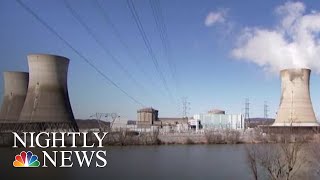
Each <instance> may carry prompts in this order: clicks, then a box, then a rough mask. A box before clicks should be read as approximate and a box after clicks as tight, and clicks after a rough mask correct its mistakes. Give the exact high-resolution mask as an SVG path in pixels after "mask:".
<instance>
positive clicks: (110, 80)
mask: <svg viewBox="0 0 320 180" xmlns="http://www.w3.org/2000/svg"><path fill="white" fill-rule="evenodd" d="M16 2H17V3H18V4H19V5H20V6H21V7H22V8H24V9H25V10H26V11H27V12H28V13H30V14H31V15H32V16H33V17H34V18H35V19H37V20H38V21H39V22H40V23H41V24H42V25H43V26H45V27H46V28H47V29H48V30H49V31H50V32H51V33H52V34H54V35H56V36H57V37H58V39H60V40H61V41H62V42H64V43H65V44H66V45H67V46H68V47H69V48H70V49H71V50H73V51H74V52H75V53H76V54H77V55H78V56H79V57H81V59H82V60H84V61H85V62H86V63H87V64H88V65H89V66H90V67H91V68H93V69H94V70H95V71H97V72H98V73H99V74H100V75H101V76H102V77H103V78H104V79H105V80H107V81H108V82H109V83H111V84H112V85H113V86H114V87H116V88H117V89H119V90H120V91H121V92H122V93H123V94H125V95H126V96H127V97H128V98H130V99H131V100H132V101H134V102H135V103H136V104H138V105H141V106H143V107H144V105H143V103H141V102H140V101H138V100H137V99H136V98H134V97H133V96H132V95H130V94H129V93H128V92H127V91H125V90H124V89H122V88H121V87H120V86H119V85H118V84H117V83H116V82H114V81H113V80H112V79H111V78H109V77H108V76H107V75H106V74H104V73H103V72H102V71H101V70H99V69H98V68H97V67H96V66H95V65H94V64H93V63H92V62H91V61H90V60H89V59H88V58H86V57H85V56H84V55H83V54H81V53H80V52H79V51H78V50H77V49H75V48H74V47H73V46H72V45H71V44H70V43H69V42H68V41H67V40H65V39H64V38H63V37H62V36H61V35H60V34H59V33H58V32H57V31H55V30H54V29H53V28H52V27H51V26H50V25H49V24H48V23H46V22H45V20H43V19H42V18H41V17H39V16H38V15H37V14H36V13H35V12H34V11H33V10H32V9H31V8H29V7H28V6H27V5H26V4H24V3H23V2H22V1H21V0H16Z"/></svg>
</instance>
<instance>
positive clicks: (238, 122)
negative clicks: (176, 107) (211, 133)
mask: <svg viewBox="0 0 320 180" xmlns="http://www.w3.org/2000/svg"><path fill="white" fill-rule="evenodd" d="M190 123H192V124H194V125H198V126H200V127H197V129H199V128H203V129H235V130H237V129H244V117H243V115H242V114H225V111H222V110H216V109H214V110H211V111H209V112H208V113H203V114H195V115H194V116H193V120H192V122H191V121H190Z"/></svg>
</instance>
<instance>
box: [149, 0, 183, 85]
mask: <svg viewBox="0 0 320 180" xmlns="http://www.w3.org/2000/svg"><path fill="white" fill-rule="evenodd" d="M149 3H150V5H151V9H152V14H153V17H154V20H155V23H156V26H157V29H158V31H159V34H160V39H161V42H162V46H163V49H164V53H165V55H166V59H167V62H168V64H169V67H170V72H171V75H172V78H173V79H174V81H175V84H176V88H178V82H177V78H176V67H175V65H174V63H173V60H172V55H171V46H170V41H169V38H168V33H167V26H166V23H165V21H164V17H163V12H162V8H161V5H160V2H159V0H149Z"/></svg>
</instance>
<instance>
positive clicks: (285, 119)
mask: <svg viewBox="0 0 320 180" xmlns="http://www.w3.org/2000/svg"><path fill="white" fill-rule="evenodd" d="M310 73H311V70H310V69H285V70H282V71H281V73H280V74H281V100H280V106H279V110H278V114H277V117H276V120H275V122H274V124H273V125H272V126H318V123H317V120H316V117H315V114H314V111H313V108H312V103H311V98H310V90H309V81H310Z"/></svg>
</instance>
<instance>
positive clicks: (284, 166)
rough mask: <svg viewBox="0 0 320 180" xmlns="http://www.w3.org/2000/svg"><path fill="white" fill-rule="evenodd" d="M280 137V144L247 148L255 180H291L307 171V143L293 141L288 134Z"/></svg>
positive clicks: (248, 159) (257, 145) (256, 145)
mask: <svg viewBox="0 0 320 180" xmlns="http://www.w3.org/2000/svg"><path fill="white" fill-rule="evenodd" d="M279 136H280V138H279V139H280V140H281V142H280V143H276V144H255V145H250V146H247V148H246V151H247V161H248V164H249V167H250V169H251V172H252V174H253V177H254V179H256V180H257V179H260V178H263V179H264V178H268V179H272V180H279V179H286V180H291V179H295V178H297V177H299V176H301V175H302V174H303V173H304V170H306V169H307V168H306V166H307V163H308V160H307V157H306V155H307V154H306V153H305V152H304V145H305V142H304V141H302V140H296V139H294V141H291V140H292V139H293V138H292V137H291V136H288V134H284V135H283V134H279ZM302 167H305V168H304V169H302Z"/></svg>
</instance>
